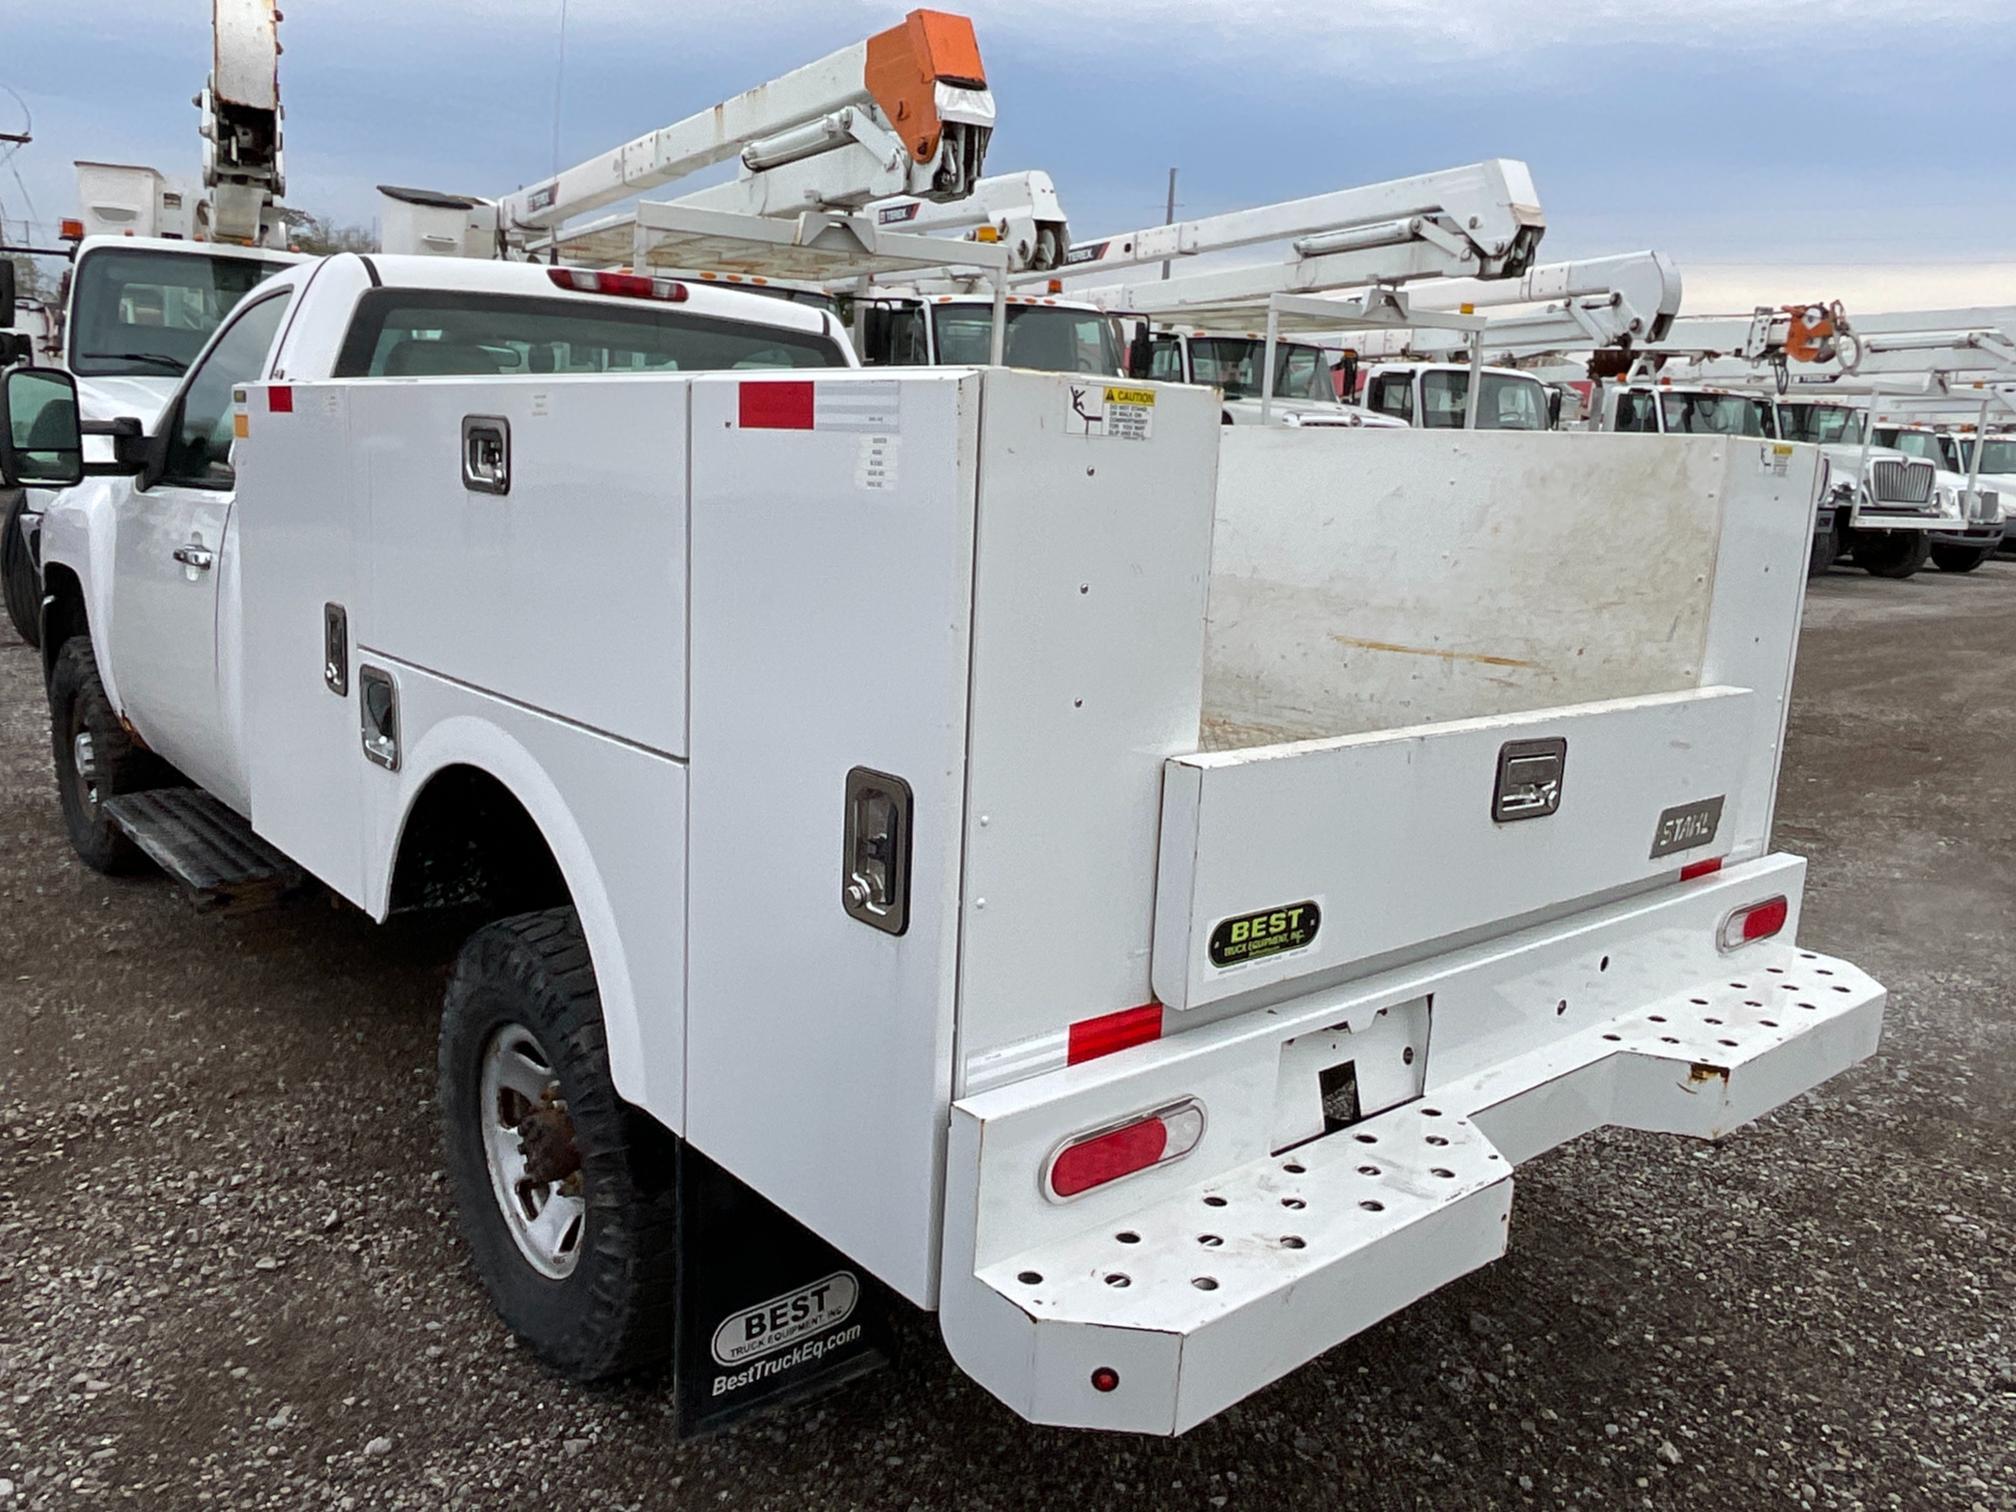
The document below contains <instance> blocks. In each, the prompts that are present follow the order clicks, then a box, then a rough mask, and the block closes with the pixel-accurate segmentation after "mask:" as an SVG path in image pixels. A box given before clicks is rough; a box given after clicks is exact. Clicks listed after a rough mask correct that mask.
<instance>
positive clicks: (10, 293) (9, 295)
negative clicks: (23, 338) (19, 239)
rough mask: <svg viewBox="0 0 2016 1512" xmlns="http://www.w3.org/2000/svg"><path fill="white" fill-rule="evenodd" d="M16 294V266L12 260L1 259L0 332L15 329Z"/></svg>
mask: <svg viewBox="0 0 2016 1512" xmlns="http://www.w3.org/2000/svg"><path fill="white" fill-rule="evenodd" d="M16 292H17V290H16V288H15V285H14V264H13V262H12V261H11V260H10V259H8V258H4V257H0V331H7V330H12V329H13V327H14V296H15V294H16Z"/></svg>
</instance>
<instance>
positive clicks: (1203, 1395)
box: [941, 856, 1884, 1433]
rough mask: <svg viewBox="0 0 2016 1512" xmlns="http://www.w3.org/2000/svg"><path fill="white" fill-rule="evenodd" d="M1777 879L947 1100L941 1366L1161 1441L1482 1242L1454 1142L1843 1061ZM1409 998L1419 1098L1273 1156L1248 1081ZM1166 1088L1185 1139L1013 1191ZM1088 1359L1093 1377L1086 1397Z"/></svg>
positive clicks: (1578, 926) (1702, 890)
mask: <svg viewBox="0 0 2016 1512" xmlns="http://www.w3.org/2000/svg"><path fill="white" fill-rule="evenodd" d="M1803 871H1804V867H1803V863H1801V862H1799V861H1797V860H1796V859H1794V858H1791V857H1784V856H1774V857H1770V858H1768V859H1766V860H1763V861H1758V862H1753V863H1750V864H1748V865H1744V866H1739V867H1733V868H1729V869H1727V870H1725V872H1723V873H1721V874H1720V875H1718V876H1716V877H1713V878H1708V879H1703V880H1701V881H1699V882H1694V883H1690V884H1687V885H1685V886H1677V887H1671V888H1666V889H1662V890H1660V891H1659V892H1658V893H1656V894H1653V895H1649V896H1641V897H1636V898H1631V899H1625V900H1620V901H1617V902H1614V903H1609V904H1605V905H1603V906H1601V907H1598V908H1594V909H1590V910H1588V911H1586V912H1584V913H1581V914H1578V915H1576V916H1574V918H1572V919H1570V920H1567V921H1562V922H1559V923H1553V924H1546V925H1535V926H1532V927H1530V928H1528V929H1525V930H1522V931H1518V932H1516V933H1514V934H1512V935H1509V936H1503V937H1500V938H1498V939H1496V940H1492V941H1489V942H1484V943H1479V944H1476V945H1470V946H1465V947H1462V948H1460V949H1457V950H1452V951H1450V952H1448V953H1446V954H1444V955H1442V956H1439V957H1437V958H1435V959H1434V960H1432V961H1425V962H1421V963H1418V964H1415V965H1411V966H1407V967H1402V968H1396V969H1393V970H1389V971H1386V972H1383V973H1381V974H1380V975H1378V976H1376V977H1373V978H1368V979H1365V980H1362V981H1359V982H1356V983H1353V984H1351V985H1350V986H1348V987H1343V988H1333V989H1326V990H1323V991H1320V992H1317V993H1312V994H1309V995H1307V996H1304V997H1299V998H1292V999H1284V1000H1279V1001H1277V1002H1276V1003H1275V1004H1274V1006H1273V1008H1272V1011H1270V1012H1268V1013H1265V1014H1258V1013H1249V1014H1241V1015H1238V1016H1237V1017H1234V1018H1229V1019H1222V1020H1219V1021H1216V1022H1208V1023H1205V1024H1203V1025H1202V1026H1201V1027H1199V1028H1197V1029H1195V1030H1192V1031H1189V1032H1186V1033H1183V1034H1181V1035H1176V1036H1173V1037H1170V1038H1167V1039H1164V1040H1162V1041H1160V1042H1158V1043H1155V1044H1151V1045H1144V1046H1141V1047H1138V1048H1137V1049H1135V1050H1131V1051H1129V1052H1127V1053H1126V1054H1124V1055H1116V1056H1112V1057H1109V1058H1107V1059H1105V1060H1101V1061H1095V1062H1091V1063H1088V1064H1085V1065H1082V1066H1077V1067H1073V1068H1070V1069H1069V1070H1063V1071H1058V1072H1055V1073H1052V1074H1049V1075H1046V1076H1043V1077H1038V1078H1034V1079H1031V1080H1029V1081H1025V1082H1022V1083H1020V1084H1017V1085H1014V1086H1007V1087H1001V1088H997V1089H995V1090H993V1091H989V1092H986V1093H982V1094H979V1095H978V1096H975V1097H972V1098H967V1099H964V1100H962V1101H961V1102H959V1103H958V1104H956V1105H955V1107H954V1109H953V1134H952V1144H951V1156H950V1162H951V1168H950V1170H949V1172H948V1178H947V1179H948V1209H947V1213H948V1219H947V1232H946V1245H945V1266H946V1279H945V1285H944V1295H943V1299H942V1302H941V1323H942V1326H943V1328H944V1331H945V1336H946V1340H947V1342H948V1344H949V1345H950V1347H951V1350H952V1353H953V1355H954V1358H955V1359H957V1360H958V1362H959V1363H960V1365H961V1366H962V1368H964V1369H966V1370H967V1371H969V1372H970V1373H971V1374H973V1375H974V1376H975V1377H976V1378H977V1379H978V1380H980V1381H981V1382H982V1384H984V1385H986V1386H987V1387H988V1389H989V1390H990V1391H993V1392H994V1393H995V1394H996V1395H998V1396H999V1397H1001V1399H1002V1400H1004V1401H1005V1402H1007V1403H1009V1404H1010V1405H1011V1406H1012V1407H1014V1408H1015V1409H1016V1410H1017V1411H1019V1412H1022V1413H1023V1414H1024V1415H1026V1416H1030V1417H1032V1418H1035V1419H1037V1420H1039V1421H1045V1422H1056V1423H1069V1424H1074V1425H1082V1426H1092V1427H1102V1428H1121V1429H1131V1430H1134V1431H1159V1432H1165V1433H1167V1432H1180V1431H1183V1430H1184V1429H1185V1428H1187V1427H1189V1426H1191V1425H1193V1424H1194V1423H1196V1422H1199V1421H1201V1420H1202V1419H1203V1418H1205V1417H1208V1416H1209V1415H1210V1414H1211V1413H1213V1412H1216V1411H1218V1410H1221V1409H1222V1408H1223V1407H1225V1406H1227V1405H1230V1404H1231V1403H1232V1402H1234V1401H1237V1400H1238V1399H1239V1398H1240V1397H1242V1396H1244V1395H1245V1394H1247V1393H1248V1392H1250V1391H1252V1390H1254V1389H1256V1388H1257V1387H1259V1386H1260V1385H1262V1384H1265V1382H1266V1381H1268V1380H1271V1379H1273V1378H1275V1377H1276V1376H1278V1375H1280V1374H1281V1373H1283V1372H1284V1371H1286V1370H1288V1369H1291V1368H1293V1367H1294V1366H1295V1365H1296V1364H1299V1363H1300V1362H1301V1361H1303V1360H1307V1359H1309V1358H1312V1357H1313V1356H1315V1355H1317V1354H1319V1353H1321V1352H1322V1351H1323V1350H1324V1349H1326V1348H1328V1347H1330V1346H1331V1345H1332V1344H1334V1343H1336V1342H1338V1341H1339V1340H1342V1339H1345V1338H1348V1337H1349V1336H1351V1335H1352V1334H1354V1333H1356V1332H1358V1331H1359V1330H1360V1329H1362V1328H1363V1327H1365V1326H1366V1325H1367V1323H1368V1322H1369V1321H1371V1320H1372V1319H1374V1318H1376V1317H1379V1316H1383V1315H1385V1314H1386V1313H1389V1312H1391V1311H1392V1310H1393V1309H1395V1308H1397V1307H1400V1306H1403V1305H1405V1304H1406V1303H1407V1302H1408V1301H1409V1300H1411V1299H1412V1298H1413V1297H1416V1296H1420V1295H1425V1294H1426V1292H1428V1291H1430V1290H1432V1289H1433V1288H1434V1287H1435V1286H1437V1285H1439V1284H1441V1283H1442V1282H1443V1281H1445V1280H1447V1279H1449V1278H1450V1277H1451V1276H1453V1275H1455V1274H1460V1273H1461V1272H1462V1271H1463V1270H1466V1269H1469V1268H1470V1267H1472V1266H1474V1265H1476V1264H1479V1263H1482V1262H1483V1261H1485V1260H1488V1259H1489V1258H1491V1257H1492V1256H1493V1255H1494V1254H1495V1253H1497V1251H1498V1250H1499V1249H1500V1248H1502V1246H1503V1233H1504V1227H1503V1221H1504V1219H1505V1217H1506V1212H1505V1208H1504V1205H1503V1197H1504V1196H1506V1195H1509V1186H1510V1184H1509V1183H1507V1182H1504V1181H1502V1180H1497V1181H1489V1180H1486V1179H1485V1176H1484V1174H1483V1173H1482V1171H1481V1170H1480V1171H1479V1172H1478V1173H1477V1174H1476V1176H1475V1179H1474V1180H1473V1179H1472V1173H1471V1165H1470V1161H1471V1159H1473V1158H1474V1159H1476V1160H1479V1161H1482V1162H1483V1163H1484V1165H1485V1166H1490V1165H1494V1164H1495V1165H1496V1166H1497V1167H1498V1168H1499V1169H1500V1170H1508V1169H1509V1167H1510V1166H1512V1165H1514V1164H1516V1163H1517V1162H1519V1161H1522V1160H1524V1159H1526V1158H1529V1157H1530V1156H1532V1155H1535V1154H1537V1153H1539V1152H1541V1151H1543V1150H1545V1149H1548V1148H1552V1147H1553V1146H1555V1145H1557V1144H1559V1143H1561V1142H1563V1141H1564V1140H1567V1139H1572V1138H1574V1137H1576V1136H1578V1135H1580V1134H1582V1133H1585V1132H1588V1131H1589V1130H1591V1129H1594V1128H1598V1127H1601V1126H1603V1125H1606V1124H1611V1125H1617V1126H1620V1127H1628V1128H1640V1129H1646V1130H1652V1131H1659V1132H1668V1133H1680V1134H1687V1135H1692V1136H1697V1137H1705V1138H1720V1137H1722V1136H1723V1135H1725V1134H1728V1133H1729V1132H1730V1131H1731V1130H1733V1129H1734V1128H1736V1127H1737V1126H1738V1125H1740V1124H1741V1123H1743V1122H1745V1121H1747V1120H1749V1119H1752V1118H1755V1117H1757V1116H1758V1115H1759V1114H1761V1113H1762V1112H1763V1111H1765V1110H1767V1109H1768V1108H1770V1107H1774V1106H1777V1105H1778V1104H1780V1103H1782V1102H1783V1101H1785V1100H1786V1099H1788V1098H1790V1097H1793V1096H1796V1095H1798V1094H1799V1093H1800V1092H1802V1091H1803V1090H1805V1089H1807V1088H1809V1087H1811V1086H1812V1085H1814V1084H1815V1083H1816V1082H1818V1081H1820V1080H1823V1079H1825V1078H1826V1077H1828V1076H1831V1075H1834V1074H1836V1073H1838V1072H1839V1071H1841V1070H1843V1069H1845V1068H1846V1067H1848V1066H1850V1065H1853V1064H1854V1063H1856V1062H1857V1061H1860V1060H1862V1059H1864V1058H1866V1057H1867V1056H1868V1055H1869V1054H1870V1053H1871V1052H1872V1051H1873V1050H1874V1048H1875V1045H1876V1042H1877V1037H1878V1034H1879V1031H1880V1026H1881V1021H1882V1015H1883V1007H1884V992H1883V989H1882V987H1881V986H1880V985H1879V984H1877V983H1875V982H1873V981H1871V980H1870V979H1869V978H1868V977H1867V976H1865V975H1864V974H1863V973H1861V972H1859V971H1857V970H1856V969H1855V968H1854V967H1852V966H1850V965H1848V964H1846V963H1845V962H1839V961H1831V960H1828V959H1826V958H1825V957H1820V956H1816V955H1814V954H1813V953H1812V952H1808V951H1801V950H1799V949H1797V948H1796V947H1795V946H1794V945H1792V944H1791V943H1790V941H1791V938H1792V933H1791V932H1792V929H1793V927H1795V925H1796V921H1797V915H1798V901H1799V892H1800V884H1801V879H1802V875H1803ZM1771 895H1784V896H1786V897H1788V899H1789V901H1790V903H1791V905H1792V908H1791V915H1792V917H1791V920H1790V921H1789V922H1788V925H1787V928H1786V931H1785V932H1784V933H1783V934H1782V935H1781V936H1780V937H1778V938H1777V939H1774V940H1770V941H1766V942H1760V943H1758V944H1755V945H1751V946H1746V947H1743V948H1742V949H1739V950H1737V951H1734V952H1729V953H1724V952H1721V951H1719V950H1718V949H1717V948H1716V945H1715V943H1714V935H1715V929H1716V926H1717V924H1718V923H1719V921H1720V920H1721V919H1723V918H1724V917H1726V916H1727V914H1728V913H1729V911H1730V910H1731V909H1732V908H1736V907H1740V906H1743V905H1744V904H1746V903H1749V902H1752V901H1755V900H1757V899H1758V898H1760V897H1765V896H1771ZM1422 999H1426V1000H1428V1001H1429V1002H1431V1003H1432V1005H1433V1006H1432V1009H1431V1013H1432V1015H1433V1019H1434V1026H1433V1033H1432V1037H1431V1052H1430V1057H1429V1065H1428V1071H1427V1077H1426V1087H1425V1090H1424V1093H1423V1095H1422V1097H1421V1098H1419V1099H1418V1100H1416V1101H1413V1102H1410V1103H1407V1104H1404V1105H1402V1106H1401V1107H1399V1108H1397V1109H1395V1110H1393V1111H1392V1112H1390V1113H1386V1114H1383V1115H1379V1116H1376V1117H1374V1118H1372V1119H1369V1120H1366V1121H1365V1122H1363V1123H1361V1124H1359V1125H1357V1126H1354V1127H1353V1128H1352V1129H1350V1130H1347V1131H1344V1132H1342V1133H1340V1134H1336V1135H1331V1136H1328V1137H1327V1138H1325V1139H1323V1140H1320V1141H1318V1142H1316V1143H1315V1144H1312V1145H1305V1146H1300V1147H1297V1148H1296V1149H1293V1150H1288V1151H1285V1152H1282V1153H1281V1154H1279V1155H1270V1154H1269V1153H1268V1149H1269V1145H1268V1140H1269V1139H1270V1138H1271V1131H1272V1126H1273V1122H1274V1120H1273V1118H1272V1115H1271V1108H1270V1106H1269V1103H1268V1101H1267V1099H1266V1098H1265V1097H1263V1096H1259V1095H1256V1088H1257V1087H1259V1086H1260V1085H1261V1084H1262V1083H1263V1082H1266V1081H1268V1080H1269V1079H1271V1078H1272V1077H1273V1076H1274V1074H1275V1072H1276V1070H1277V1068H1278V1067H1279V1066H1280V1065H1281V1064H1282V1062H1283V1056H1284V1051H1283V1046H1284V1044H1286V1043H1287V1042H1289V1041H1292V1040H1295V1039H1297V1038H1298V1037H1306V1036H1307V1035H1309V1034H1311V1033H1314V1032H1320V1031H1322V1030H1324V1029H1326V1028H1327V1027H1328V1026H1331V1025H1335V1024H1339V1023H1350V1024H1353V1025H1366V1024H1369V1023H1370V1022H1371V1020H1372V1018H1373V1016H1374V1015H1375V1014H1376V1013H1377V1011H1378V1010H1379V1009H1380V1008H1382V1007H1392V1006H1397V1005H1399V1004H1401V1003H1405V1002H1414V1001H1419V1000H1422ZM1177 1097H1196V1098H1197V1099H1199V1100H1200V1101H1201V1102H1202V1103H1203V1104H1204V1106H1205V1107H1206V1109H1207V1111H1208V1114H1209V1123H1208V1125H1207V1131H1206V1135H1205V1139H1204V1141H1203V1142H1202V1143H1201V1144H1200V1145H1199V1146H1198V1148H1197V1149H1196V1150H1195V1151H1194V1152H1193V1153H1192V1154H1191V1155H1190V1156H1189V1157H1187V1158H1185V1159H1183V1160H1180V1161H1176V1162H1173V1163H1171V1164H1169V1165H1166V1166H1161V1167H1157V1168H1155V1169H1154V1170H1151V1171H1147V1172H1143V1173H1141V1174H1139V1175H1137V1176H1133V1177H1129V1178H1127V1179H1125V1180H1122V1181H1116V1182H1114V1183H1112V1184H1111V1185H1110V1186H1107V1187H1101V1188H1097V1189H1095V1190H1093V1191H1092V1192H1089V1193H1087V1194H1085V1195H1084V1196H1083V1197H1080V1198H1078V1199H1076V1200H1073V1201H1070V1202H1063V1203H1059V1202H1049V1201H1045V1200H1044V1198H1043V1197H1042V1196H1041V1195H1040V1193H1039V1192H1037V1191H1035V1190H1032V1187H1033V1183H1032V1181H1031V1176H1032V1173H1035V1172H1039V1171H1040V1170H1041V1169H1042V1161H1043V1160H1044V1158H1045V1157H1046V1155H1047V1154H1048V1152H1049V1151H1051V1150H1054V1149H1055V1148H1056V1146H1057V1144H1058V1142H1059V1141H1060V1140H1062V1139H1064V1138H1066V1137H1068V1136H1069V1135H1071V1134H1073V1133H1075V1132H1079V1131H1082V1130H1085V1129H1090V1128H1097V1127H1100V1126H1102V1125H1104V1124H1107V1123H1110V1122H1111V1121H1113V1120H1115V1119H1116V1118H1120V1117H1124V1116H1125V1115H1126V1114H1128V1113H1130V1112H1137V1111H1141V1110H1145V1109H1149V1108H1154V1107H1158V1106H1162V1105H1164V1104H1166V1103H1168V1102H1169V1101H1171V1100H1173V1099H1175V1098H1177ZM1431 1110H1432V1111H1431ZM1366 1136H1369V1142H1368V1140H1367V1138H1366ZM1431 1136H1432V1137H1431ZM1480 1136H1481V1139H1482V1141H1484V1143H1483V1144H1482V1145H1481V1147H1477V1141H1478V1139H1479V1137H1480ZM1437 1140H1446V1141H1447V1143H1437V1142H1435V1141H1437ZM1463 1151H1471V1152H1472V1153H1471V1154H1467V1155H1461V1157H1460V1158H1454V1159H1452V1158H1448V1157H1449V1156H1450V1155H1451V1154H1452V1153H1459V1154H1460V1152H1463ZM1494 1157H1496V1158H1495V1159H1494ZM1366 1168H1370V1169H1366ZM1445 1170H1446V1171H1448V1172H1450V1173H1451V1174H1450V1175H1448V1176H1443V1175H1439V1174H1438V1172H1439V1171H1445ZM1487 1193H1497V1194H1500V1195H1499V1198H1498V1200H1496V1201H1495V1202H1493V1203H1489V1204H1487V1203H1486V1202H1485V1194H1487ZM1285 1197H1294V1198H1297V1199H1299V1200H1300V1201H1301V1202H1302V1204H1303V1205H1302V1206H1301V1207H1300V1208H1294V1207H1289V1206H1287V1205H1286V1204H1285V1203H1284V1202H1283V1201H1282V1199H1283V1198H1285ZM1207 1198H1210V1199H1216V1200H1215V1201H1210V1202H1207V1201H1206V1199H1207ZM1365 1200H1372V1201H1376V1202H1379V1203H1380V1204H1381V1206H1380V1207H1379V1208H1378V1209H1376V1210H1375V1209H1366V1208H1364V1207H1362V1206H1360V1204H1361V1203H1362V1202H1363V1201H1365ZM1471 1216H1476V1217H1479V1218H1483V1219H1488V1220H1489V1222H1488V1223H1482V1224H1477V1225H1473V1224H1471V1223H1470V1222H1469V1221H1468V1220H1469V1218H1470V1217H1471ZM1205 1233H1211V1234H1215V1235H1218V1236H1219V1237H1220V1238H1221V1239H1222V1240H1223V1242H1222V1243H1221V1244H1218V1245H1202V1244H1200V1243H1199V1240H1198V1237H1197V1236H1198V1235H1200V1234H1205ZM1289 1234H1292V1235H1295V1236H1296V1237H1299V1238H1301V1239H1303V1240H1304V1241H1305V1242H1304V1244H1303V1246H1302V1247H1300V1248H1290V1247H1288V1246H1284V1245H1282V1244H1280V1242H1279V1241H1280V1238H1281V1236H1283V1235H1289ZM1270 1240H1272V1241H1273V1242H1272V1243H1270V1242H1269V1241H1270ZM1112 1274H1124V1275H1126V1276H1128V1278H1129V1284H1128V1285H1126V1286H1124V1287H1122V1286H1117V1285H1115V1284H1113V1283H1111V1282H1109V1281H1108V1280H1107V1279H1106V1278H1107V1276H1109V1275H1112ZM1197 1276H1210V1277H1211V1278H1212V1279H1214V1280H1216V1281H1217V1282H1218V1283H1219V1284H1218V1285H1217V1286H1216V1287H1213V1288H1211V1289H1209V1290H1204V1289H1201V1288H1197V1287H1195V1286H1194V1284H1190V1283H1192V1282H1194V1279H1195V1277H1197ZM1027 1277H1037V1278H1040V1279H1039V1280H1030V1279H1026V1278H1027ZM1101 1364H1110V1365H1113V1366H1115V1367H1116V1368H1117V1369H1118V1370H1119V1371H1120V1375H1121V1384H1120V1388H1119V1389H1118V1390H1117V1391H1114V1392H1111V1393H1104V1394H1102V1393H1096V1392H1093V1391H1091V1390H1089V1389H1088V1386H1087V1383H1088V1381H1089V1374H1090V1371H1091V1369H1092V1368H1093V1367H1095V1366H1097V1365H1101ZM1172 1374H1173V1376H1174V1380H1173V1382H1172V1379H1171V1376H1172Z"/></svg>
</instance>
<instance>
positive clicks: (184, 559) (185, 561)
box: [175, 546, 217, 572]
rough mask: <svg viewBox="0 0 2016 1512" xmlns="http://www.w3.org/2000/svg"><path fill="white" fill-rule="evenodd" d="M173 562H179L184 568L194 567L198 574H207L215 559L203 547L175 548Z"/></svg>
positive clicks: (206, 548) (207, 549) (208, 550)
mask: <svg viewBox="0 0 2016 1512" xmlns="http://www.w3.org/2000/svg"><path fill="white" fill-rule="evenodd" d="M175 560H176V561H178V562H180V563H181V564H182V565H183V566H184V567H194V568H196V569H197V570H198V571H199V572H208V571H209V570H210V566H211V564H212V563H213V562H215V561H216V560H217V558H216V556H215V555H214V554H212V552H211V551H210V549H209V548H208V547H205V546H177V547H176V548H175Z"/></svg>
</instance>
